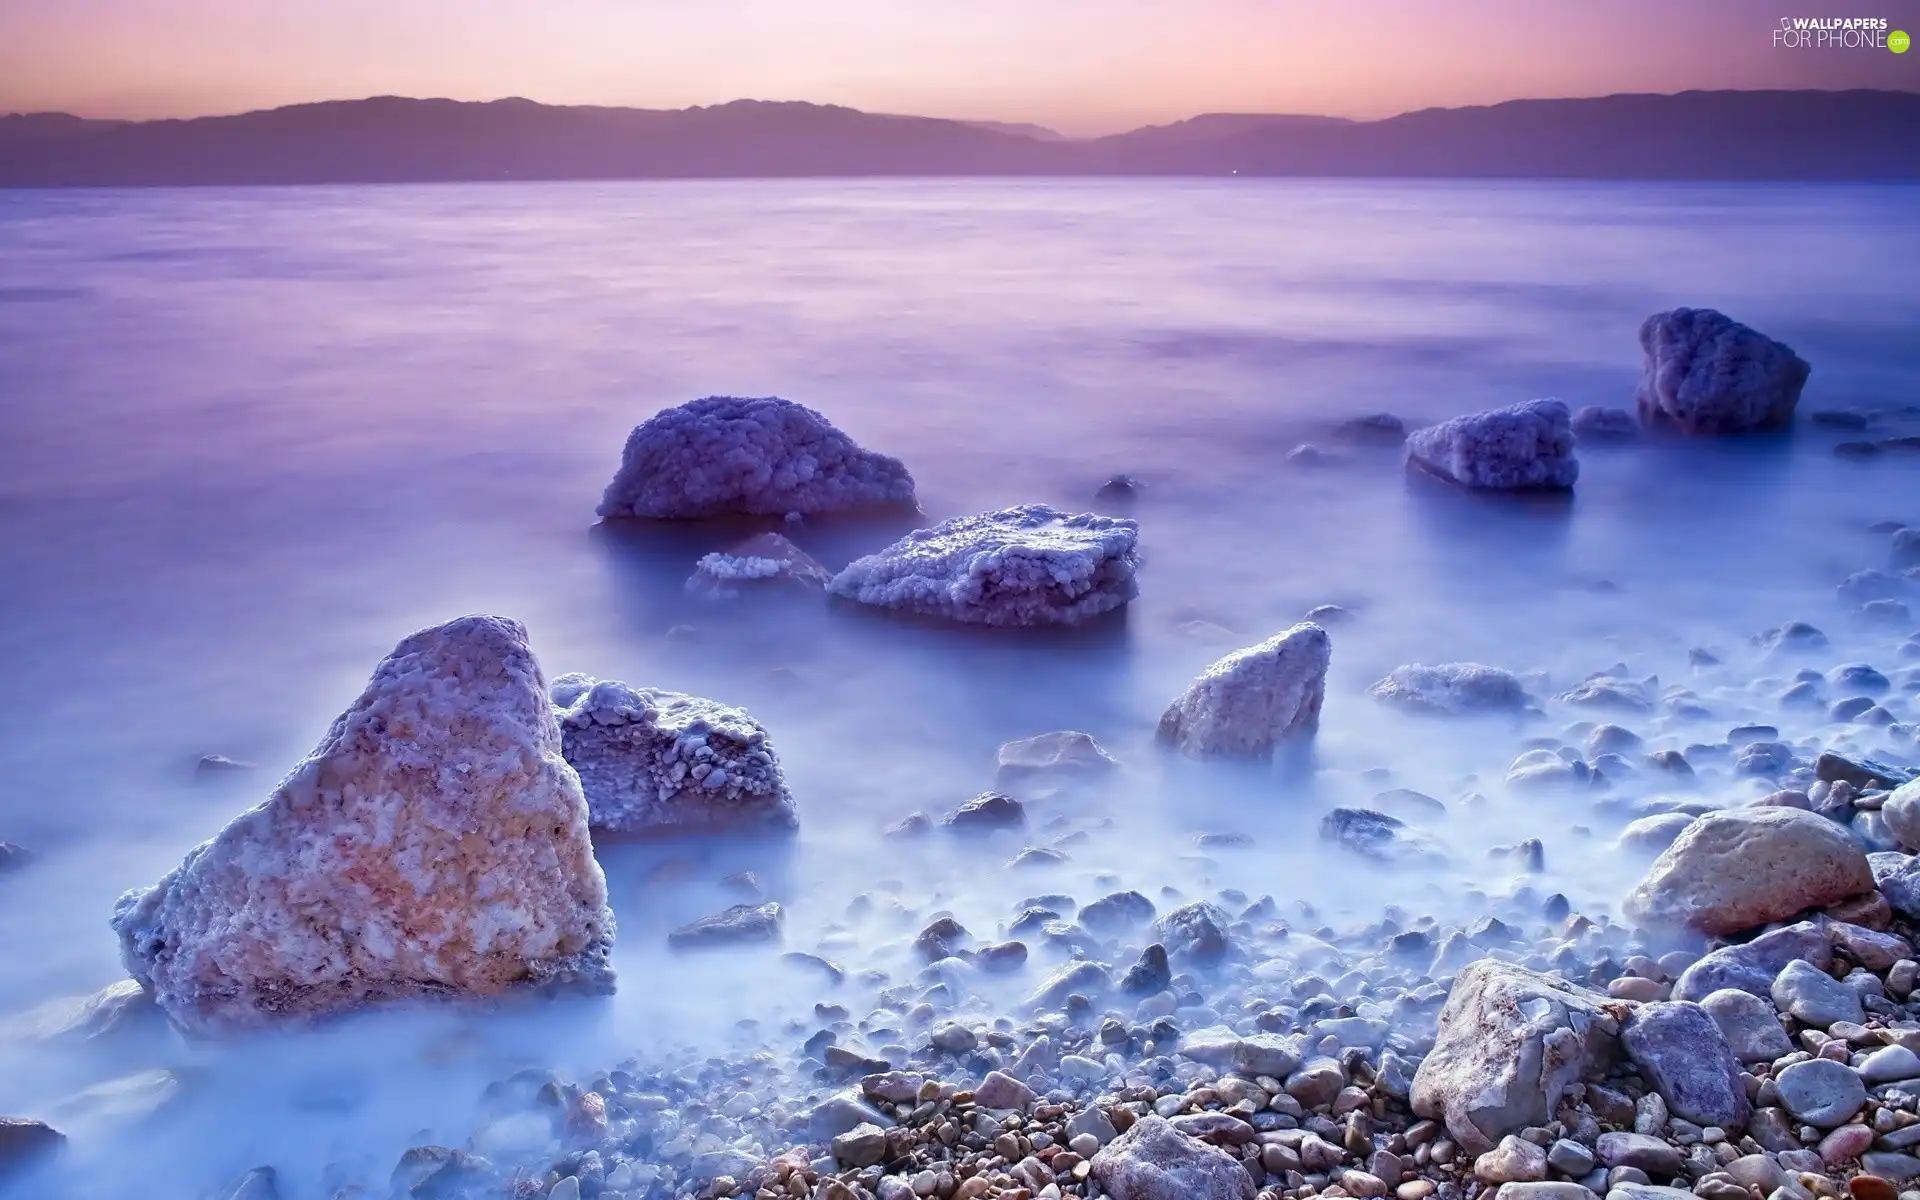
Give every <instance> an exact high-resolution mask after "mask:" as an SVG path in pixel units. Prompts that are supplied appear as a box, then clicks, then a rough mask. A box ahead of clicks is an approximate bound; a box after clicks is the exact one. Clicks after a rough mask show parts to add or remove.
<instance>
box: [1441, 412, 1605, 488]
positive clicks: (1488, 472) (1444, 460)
mask: <svg viewBox="0 0 1920 1200" xmlns="http://www.w3.org/2000/svg"><path fill="white" fill-rule="evenodd" d="M1407 461H1408V462H1410V463H1412V464H1413V465H1414V466H1417V467H1420V468H1421V469H1422V470H1426V471H1430V472H1432V473H1433V474H1435V475H1438V476H1440V477H1441V478H1442V479H1447V480H1451V481H1452V482H1454V483H1457V484H1460V485H1461V486H1463V487H1470V488H1481V489H1489V490H1497V491H1513V490H1517V489H1533V488H1551V489H1566V488H1571V487H1572V486H1573V484H1574V481H1575V480H1576V479H1578V478H1579V477H1580V463H1579V461H1578V460H1577V459H1575V458H1574V456H1573V427H1572V418H1571V416H1570V415H1569V414H1568V412H1567V406H1566V405H1565V404H1562V403H1561V402H1560V401H1558V400H1529V401H1527V402H1526V403H1524V404H1515V405H1511V406H1509V407H1507V408H1496V409H1493V410H1491V411H1489V412H1482V413H1473V414H1471V415H1469V416H1464V417H1455V418H1453V419H1452V420H1451V421H1443V422H1441V423H1440V424H1438V425H1433V426H1430V427H1428V428H1426V429H1417V430H1415V431H1414V432H1413V433H1412V434H1410V435H1409V436H1408V438H1407Z"/></svg>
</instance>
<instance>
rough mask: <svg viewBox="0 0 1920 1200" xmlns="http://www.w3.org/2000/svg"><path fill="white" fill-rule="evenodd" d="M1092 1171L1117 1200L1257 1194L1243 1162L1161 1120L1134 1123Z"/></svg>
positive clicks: (1244, 1199) (1229, 1199) (1231, 1199)
mask: <svg viewBox="0 0 1920 1200" xmlns="http://www.w3.org/2000/svg"><path fill="white" fill-rule="evenodd" d="M1092 1166H1093V1177H1094V1179H1095V1180H1096V1181H1097V1182H1098V1183H1099V1184H1100V1186H1101V1187H1102V1188H1105V1189H1106V1192H1107V1194H1108V1195H1109V1196H1112V1197H1113V1200H1253V1198H1254V1196H1255V1195H1256V1194H1257V1192H1258V1189H1257V1188H1255V1187H1254V1186H1253V1176H1252V1175H1250V1174H1248V1172H1247V1169H1246V1168H1245V1167H1243V1166H1241V1165H1240V1160H1239V1159H1237V1158H1235V1157H1234V1156H1233V1155H1231V1154H1228V1153H1227V1152H1226V1151H1225V1150H1221V1149H1219V1148H1218V1147H1216V1146H1210V1145H1208V1144H1207V1143H1205V1142H1203V1141H1200V1140H1199V1139H1197V1138H1193V1137H1189V1136H1188V1135H1186V1134H1184V1133H1182V1132H1180V1131H1179V1130H1178V1129H1175V1128H1174V1127H1173V1126H1172V1125H1171V1124H1169V1123H1168V1122H1167V1121H1165V1120H1164V1119H1162V1118H1160V1117H1151V1116H1149V1117H1142V1118H1140V1119H1139V1120H1138V1121H1135V1122H1134V1123H1133V1127H1132V1128H1130V1129H1128V1130H1127V1131H1126V1132H1125V1133H1123V1134H1121V1135H1120V1136H1119V1137H1117V1138H1115V1139H1114V1140H1113V1141H1112V1142H1109V1143H1108V1144H1107V1145H1106V1146H1105V1147H1104V1148H1102V1149H1101V1151H1100V1152H1099V1153H1098V1154H1095V1155H1094V1156H1093V1164H1092Z"/></svg>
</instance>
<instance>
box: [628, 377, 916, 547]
mask: <svg viewBox="0 0 1920 1200" xmlns="http://www.w3.org/2000/svg"><path fill="white" fill-rule="evenodd" d="M913 502H914V497H913V476H911V475H909V474H908V473H907V468H906V467H905V466H904V465H903V464H902V463H901V462H900V460H899V459H896V458H888V457H887V456H886V455H884V454H875V453H873V452H872V451H869V450H862V449H861V448H860V447H859V446H857V445H855V444H854V441H853V439H852V438H849V437H848V436H847V435H846V434H844V433H841V432H840V431H839V430H838V429H835V428H834V427H833V425H832V423H831V422H829V421H828V420H827V419H826V418H825V417H823V416H821V415H820V414H819V413H817V412H815V411H814V410H812V409H810V408H807V407H805V406H804V405H800V404H795V403H793V402H792V401H790V400H782V399H780V398H778V397H776V396H764V397H759V398H753V399H743V398H740V397H736V396H708V397H707V398H706V399H704V400H694V401H691V402H689V403H687V404H682V405H680V406H679V407H677V408H669V409H663V410H662V411H660V412H658V413H655V414H654V415H653V416H651V417H649V418H647V420H646V421H644V422H642V423H641V424H640V425H639V426H637V427H636V428H635V429H634V431H633V432H632V433H631V434H629V435H628V436H627V444H626V447H625V448H624V449H623V450H622V451H621V454H620V470H619V471H618V472H617V473H616V474H615V475H614V477H613V482H611V483H609V484H608V485H607V491H606V495H605V496H604V497H602V498H601V501H600V510H599V512H600V516H602V517H608V518H617V517H651V518H656V519H670V518H698V517H717V516H724V515H727V514H729V513H751V514H756V515H761V516H780V515H783V514H785V513H802V514H805V513H826V512H841V511H844V510H847V509H858V508H869V507H877V506H881V507H883V506H908V505H911V504H912V503H913Z"/></svg>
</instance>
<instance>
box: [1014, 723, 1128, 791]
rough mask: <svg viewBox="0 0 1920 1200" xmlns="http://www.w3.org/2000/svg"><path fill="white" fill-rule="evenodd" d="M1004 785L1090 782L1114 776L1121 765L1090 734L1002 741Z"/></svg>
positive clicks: (1065, 733) (1062, 733)
mask: <svg viewBox="0 0 1920 1200" xmlns="http://www.w3.org/2000/svg"><path fill="white" fill-rule="evenodd" d="M999 764H1000V773H999V782H1000V784H1001V785H1002V786H1005V785H1008V784H1014V783H1019V782H1021V781H1023V780H1028V779H1033V778H1036V777H1039V778H1046V779H1058V780H1088V779H1098V778H1100V777H1102V776H1105V775H1111V774H1113V773H1114V772H1115V771H1118V770H1119V769H1120V764H1119V763H1118V762H1116V761H1114V757H1113V755H1111V754H1108V753H1107V752H1106V750H1105V749H1103V748H1102V747H1101V745H1100V743H1099V742H1096V741H1094V740H1093V735H1092V734H1090V733H1081V732H1080V731H1079V730H1077V729H1063V730H1058V731H1056V732H1054V733H1040V734H1035V735H1034V736H1033V737H1028V738H1018V739H1016V740H1014V741H1011V742H1003V743H1001V746H1000V753H999Z"/></svg>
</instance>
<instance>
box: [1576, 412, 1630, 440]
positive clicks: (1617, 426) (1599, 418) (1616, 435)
mask: <svg viewBox="0 0 1920 1200" xmlns="http://www.w3.org/2000/svg"><path fill="white" fill-rule="evenodd" d="M1572 424H1573V435H1574V436H1575V437H1577V438H1579V439H1580V440H1581V441H1586V442H1608V441H1614V442H1618V441H1627V440H1629V439H1632V438H1636V437H1639V436H1640V422H1638V421H1636V420H1634V418H1633V414H1632V413H1630V412H1628V411H1627V410H1626V409H1624V408H1605V407H1602V406H1601V405H1598V404H1589V405H1587V406H1586V407H1585V408H1582V409H1580V410H1579V411H1577V412H1575V413H1574V414H1573V422H1572Z"/></svg>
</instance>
